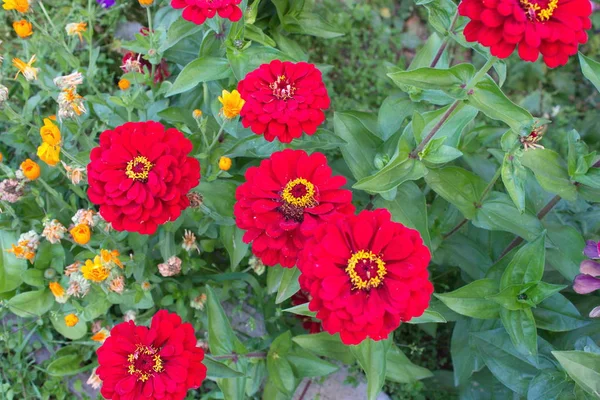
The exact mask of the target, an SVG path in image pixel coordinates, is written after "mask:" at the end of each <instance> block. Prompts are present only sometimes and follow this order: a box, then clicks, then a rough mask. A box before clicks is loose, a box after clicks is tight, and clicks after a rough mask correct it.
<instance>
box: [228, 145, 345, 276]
mask: <svg viewBox="0 0 600 400" xmlns="http://www.w3.org/2000/svg"><path fill="white" fill-rule="evenodd" d="M345 184H346V179H345V178H344V177H342V176H332V175H331V168H330V167H329V166H328V165H327V159H326V158H325V156H324V155H323V154H321V153H313V154H311V155H310V156H309V155H308V154H306V152H305V151H303V150H289V149H288V150H284V151H280V152H276V153H273V154H272V155H271V157H270V158H269V159H266V160H263V161H262V162H261V164H260V166H258V167H251V168H249V169H248V170H247V171H246V182H245V183H243V184H242V185H240V186H239V187H238V188H237V191H236V194H235V197H236V200H237V202H236V204H235V207H234V214H235V219H236V224H237V226H238V227H239V228H240V229H243V230H246V233H245V234H244V242H246V243H250V242H252V252H253V253H254V255H255V256H257V257H259V258H260V259H261V261H262V262H263V263H264V264H265V265H269V266H273V265H276V264H281V265H282V266H284V267H293V266H294V265H295V264H296V261H297V258H298V253H299V252H300V250H302V248H303V247H304V242H305V241H306V240H307V239H308V238H309V237H310V236H311V235H312V234H313V233H314V231H315V229H316V228H317V226H319V224H321V223H322V222H323V221H327V220H329V219H331V218H332V217H333V216H334V215H336V214H339V213H341V214H352V213H353V212H354V206H353V205H352V204H351V201H352V193H351V192H350V191H349V190H344V189H341V187H342V186H343V185H345Z"/></svg>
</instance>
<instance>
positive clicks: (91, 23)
mask: <svg viewBox="0 0 600 400" xmlns="http://www.w3.org/2000/svg"><path fill="white" fill-rule="evenodd" d="M88 32H89V33H88V48H89V58H90V59H89V60H88V70H87V73H88V79H91V78H92V76H90V71H91V70H92V60H93V59H94V57H93V51H94V47H93V46H92V44H93V42H92V38H93V36H94V20H93V18H92V0H88Z"/></svg>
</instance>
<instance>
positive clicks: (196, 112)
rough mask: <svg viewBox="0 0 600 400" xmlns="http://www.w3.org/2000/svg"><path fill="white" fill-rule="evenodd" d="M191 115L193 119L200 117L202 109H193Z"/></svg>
mask: <svg viewBox="0 0 600 400" xmlns="http://www.w3.org/2000/svg"><path fill="white" fill-rule="evenodd" d="M192 116H193V117H194V118H195V119H200V118H201V117H202V110H198V109H195V110H194V111H193V112H192Z"/></svg>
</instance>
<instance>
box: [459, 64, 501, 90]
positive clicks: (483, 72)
mask: <svg viewBox="0 0 600 400" xmlns="http://www.w3.org/2000/svg"><path fill="white" fill-rule="evenodd" d="M496 61H498V58H496V57H494V56H492V57H490V59H489V60H487V62H486V63H485V64H484V65H483V67H481V69H480V70H479V71H477V73H476V74H475V76H473V78H471V80H470V81H469V83H468V84H467V86H465V91H466V92H467V93H468V92H469V90H471V89H473V88H474V87H475V85H477V84H478V83H479V81H481V80H482V79H483V77H484V76H485V75H486V74H487V73H488V71H489V70H490V68H492V67H493V66H494V63H495V62H496Z"/></svg>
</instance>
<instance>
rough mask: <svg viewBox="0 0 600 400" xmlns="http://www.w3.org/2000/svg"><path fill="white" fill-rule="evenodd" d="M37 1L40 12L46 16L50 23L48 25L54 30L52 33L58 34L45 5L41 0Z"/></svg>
mask: <svg viewBox="0 0 600 400" xmlns="http://www.w3.org/2000/svg"><path fill="white" fill-rule="evenodd" d="M39 3H40V8H41V9H42V12H43V13H44V15H45V16H46V19H47V20H48V22H49V23H50V26H51V27H52V30H54V33H56V34H57V35H59V32H58V29H56V26H55V25H54V22H52V18H50V16H49V15H48V12H47V11H46V7H44V3H43V2H42V0H39Z"/></svg>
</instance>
